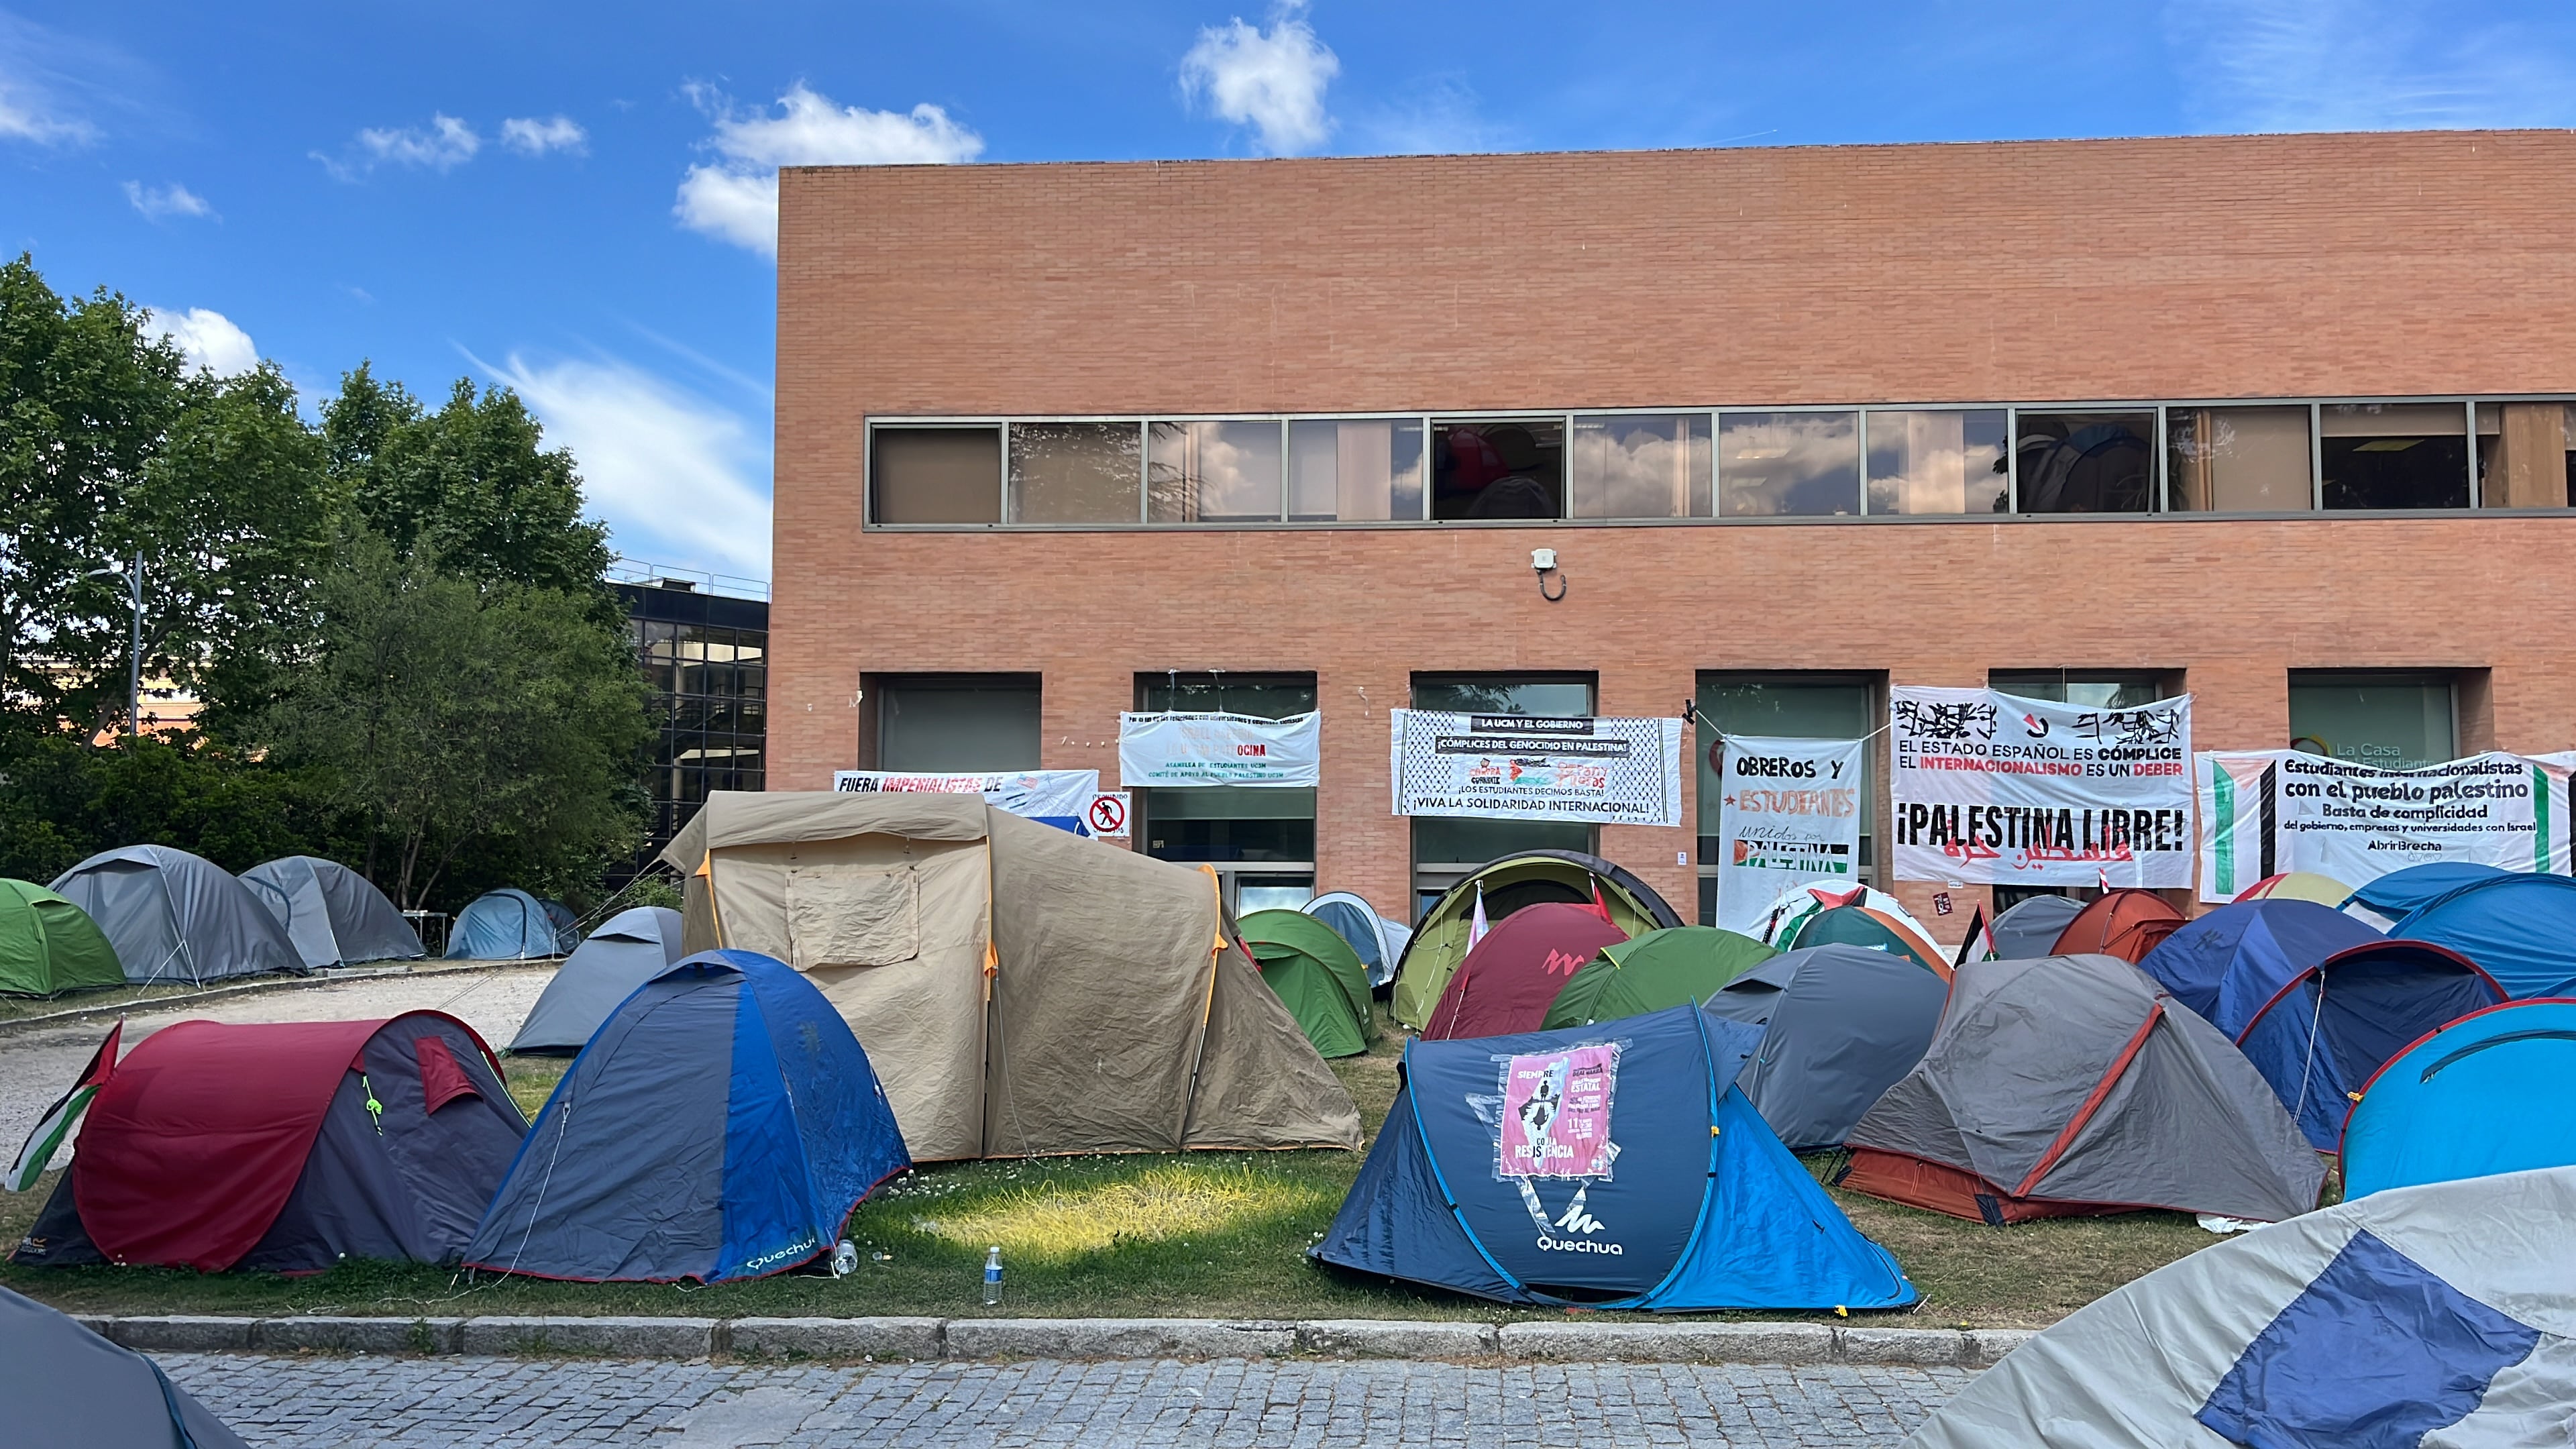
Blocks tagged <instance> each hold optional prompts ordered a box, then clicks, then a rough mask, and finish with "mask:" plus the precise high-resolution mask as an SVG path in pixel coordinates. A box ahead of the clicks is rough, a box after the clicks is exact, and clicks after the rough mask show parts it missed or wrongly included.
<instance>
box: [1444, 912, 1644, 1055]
mask: <svg viewBox="0 0 2576 1449" xmlns="http://www.w3.org/2000/svg"><path fill="white" fill-rule="evenodd" d="M1626 939H1628V934H1627V933H1626V932H1625V931H1622V930H1620V929H1619V928H1618V927H1617V926H1614V925H1612V924H1610V923H1609V922H1608V921H1605V920H1603V919H1602V918H1601V916H1600V913H1598V912H1596V911H1594V910H1593V909H1592V908H1591V907H1590V906H1577V905H1569V904H1567V903H1565V902H1563V901H1551V902H1548V903H1547V904H1545V905H1536V906H1524V907H1522V908H1521V909H1519V910H1517V911H1514V912H1512V914H1511V915H1510V916H1508V917H1506V918H1505V919H1504V921H1503V923H1502V924H1501V925H1499V926H1496V927H1494V928H1493V929H1492V930H1491V931H1488V932H1486V933H1485V938H1484V939H1483V940H1481V941H1478V942H1477V943H1476V945H1475V947H1474V949H1472V950H1470V951H1468V953H1467V959H1466V960H1464V961H1461V962H1459V963H1458V969H1457V970H1456V971H1454V972H1452V973H1450V976H1449V987H1448V989H1447V990H1445V991H1443V992H1441V993H1440V1004H1439V1005H1438V1006H1435V1007H1433V1008H1432V1010H1431V1019H1430V1020H1429V1021H1427V1022H1425V1023H1423V1027H1422V1037H1423V1040H1425V1041H1448V1040H1451V1039H1453V1038H1456V1037H1469V1036H1503V1035H1506V1034H1508V1033H1511V1032H1522V1031H1535V1030H1537V1029H1538V1024H1539V1023H1540V1022H1541V1021H1543V1020H1545V1019H1546V1017H1547V1008H1548V1005H1549V1003H1551V1002H1553V1001H1555V1000H1556V994H1557V992H1559V991H1561V990H1563V989H1564V987H1565V984H1566V982H1567V981H1568V980H1570V979H1572V977H1573V976H1574V973H1575V972H1577V971H1579V970H1581V969H1583V963H1584V962H1586V961H1589V960H1591V959H1592V958H1593V956H1594V955H1595V954H1597V953H1598V952H1599V951H1600V950H1601V948H1602V947H1604V946H1608V945H1610V944H1612V943H1614V942H1618V941H1624V940H1626Z"/></svg>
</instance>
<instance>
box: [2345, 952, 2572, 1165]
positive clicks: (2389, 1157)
mask: <svg viewBox="0 0 2576 1449" xmlns="http://www.w3.org/2000/svg"><path fill="white" fill-rule="evenodd" d="M2571 1081H2576V1001H2565V1000H2539V1001H2509V1002H2506V1003H2505V1004H2504V1005H2502V1006H2492V1007H2489V1008H2487V1009H2486V1010H2484V1011H2479V1012H2474V1013H2472V1014H2470V1015H2468V1016H2465V1017H2462V1018H2461V1019H2460V1020H2458V1021H2455V1022H2452V1023H2451V1024H2450V1025H2448V1026H2445V1027H2443V1028H2442V1029H2441V1030H2439V1031H2436V1032H2433V1033H2431V1034H2429V1035H2427V1036H2425V1037H2424V1038H2422V1039H2421V1040H2419V1041H2416V1042H2414V1043H2413V1044H2411V1045H2409V1046H2408V1047H2407V1048H2406V1049H2405V1050H2404V1051H2402V1052H2399V1053H2398V1054H2397V1055H2396V1056H2394V1057H2392V1058H2390V1059H2389V1061H2388V1064H2387V1065H2385V1066H2383V1067H2381V1068H2380V1069H2379V1072H2378V1074H2377V1075H2375V1076H2373V1077H2372V1078H2371V1079H2370V1080H2369V1081H2368V1082H2367V1083H2365V1084H2364V1085H2363V1087H2362V1089H2361V1100H2360V1101H2358V1102H2355V1103H2354V1104H2353V1108H2352V1115H2351V1116H2350V1117H2349V1118H2347V1119H2346V1120H2345V1122H2344V1127H2343V1187H2344V1193H2345V1195H2346V1196H2348V1197H2359V1196H2361V1195H2362V1194H2364V1193H2374V1192H2380V1191H2383V1190H2385V1189H2388V1188H2392V1187H2413V1186H2416V1185H2418V1184H2422V1183H2430V1182H2452V1181H2456V1180H2459V1179H2461V1178H2471V1177H2478V1178H2483V1177H2489V1176H2491V1175H2493V1174H2496V1173H2504V1172H2521V1171H2525V1170H2528V1169H2531V1168H2541V1167H2576V1112H2570V1111H2568V1110H2567V1107H2566V1101H2567V1084H2568V1083H2569V1082H2571Z"/></svg>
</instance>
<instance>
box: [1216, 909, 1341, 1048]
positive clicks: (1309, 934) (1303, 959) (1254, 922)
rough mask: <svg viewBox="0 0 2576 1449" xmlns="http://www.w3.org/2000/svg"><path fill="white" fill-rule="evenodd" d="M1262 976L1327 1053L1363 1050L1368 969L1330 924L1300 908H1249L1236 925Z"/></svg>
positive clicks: (1304, 1029) (1245, 947) (1313, 1039)
mask: <svg viewBox="0 0 2576 1449" xmlns="http://www.w3.org/2000/svg"><path fill="white" fill-rule="evenodd" d="M1235 929H1236V932H1237V933H1238V934H1239V935H1241V936H1242V937H1243V945H1244V949H1246V950H1248V951H1250V952H1251V953H1252V959H1253V960H1254V961H1255V962H1257V963H1259V965H1260V967H1261V979H1262V980H1263V981H1265V982H1268V983H1269V985H1270V989H1271V990H1272V991H1275V992H1277V993H1278V994H1279V1000H1280V1002H1281V1004H1283V1005H1285V1006H1286V1007H1287V1008H1288V1014H1289V1015H1291V1016H1294V1017H1295V1018H1297V1025H1298V1027H1299V1029H1300V1030H1302V1031H1304V1032H1305V1033H1306V1040H1308V1041H1310V1042H1313V1043H1314V1044H1315V1050H1316V1051H1317V1052H1318V1053H1320V1054H1322V1055H1324V1056H1328V1057H1355V1056H1358V1055H1359V1054H1360V1053H1361V1052H1364V1051H1367V1050H1368V1044H1369V1037H1370V1036H1372V1035H1373V1034H1374V1033H1372V1032H1371V1031H1370V1030H1369V984H1368V968H1367V967H1365V966H1362V965H1361V964H1360V958H1359V956H1358V954H1357V953H1355V952H1353V951H1352V950H1351V944H1350V942H1348V941H1345V940H1343V939H1342V938H1341V937H1340V936H1339V935H1338V934H1336V933H1335V932H1334V930H1333V928H1332V927H1330V926H1328V925H1326V924H1324V923H1323V922H1322V921H1319V920H1317V919H1315V918H1314V917H1313V916H1310V915H1307V914H1306V913H1305V912H1303V911H1254V912H1253V913H1252V914H1250V915H1248V916H1245V917H1244V918H1243V919H1242V920H1240V921H1238V922H1236V923H1235Z"/></svg>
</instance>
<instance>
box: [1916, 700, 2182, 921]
mask: <svg viewBox="0 0 2576 1449" xmlns="http://www.w3.org/2000/svg"><path fill="white" fill-rule="evenodd" d="M1888 757H1889V769H1888V797H1889V800H1890V802H1891V806H1892V809H1891V813H1892V814H1893V816H1894V818H1893V819H1892V820H1891V821H1889V825H1890V829H1889V832H1888V834H1889V835H1890V837H1891V839H1892V841H1893V844H1894V850H1893V852H1892V854H1893V858H1894V862H1895V866H1896V878H1897V879H1899V880H1948V881H1963V882H1968V883H1971V884H1977V885H2093V884H2096V883H2098V882H2100V881H2102V880H2104V879H2108V880H2109V881H2110V882H2111V884H2113V885H2115V886H2147V887H2151V888H2164V887H2171V886H2188V885H2190V884H2191V866H2192V832H2191V696H2190V695H2187V694H2184V695H2177V696H2175V697H2174V698H2172V699H2160V700H2156V701H2155V702H2153V703H2151V704H2142V705H2138V706H2136V707H2135V708H2131V709H2102V708H2096V707H2094V706H2091V705H2080V704H2057V703H2054V702H2052V701H2049V700H2041V699H2024V698H2021V697H2020V696H2018V695H2010V694H2004V693H2001V692H1999V691H1996V690H1992V689H1935V688H1929V687H1925V686H1918V685H1905V686H1899V687H1898V688H1896V689H1893V690H1891V691H1890V692H1889V699H1888Z"/></svg>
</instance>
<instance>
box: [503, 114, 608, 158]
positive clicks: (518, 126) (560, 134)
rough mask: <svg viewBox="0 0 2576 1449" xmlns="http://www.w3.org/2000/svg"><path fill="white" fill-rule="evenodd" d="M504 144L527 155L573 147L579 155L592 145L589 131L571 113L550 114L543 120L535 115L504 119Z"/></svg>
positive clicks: (568, 149)
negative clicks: (566, 114) (562, 114)
mask: <svg viewBox="0 0 2576 1449" xmlns="http://www.w3.org/2000/svg"><path fill="white" fill-rule="evenodd" d="M501 144H502V145H504V146H507V147H509V148H510V149H511V150H513V151H517V152H519V153H521V154H522V155H527V156H543V155H544V154H546V153H547V152H548V151H570V152H572V153H573V154H574V155H576V156H578V155H580V154H581V153H583V152H585V151H588V150H589V149H590V133H589V132H588V131H585V130H583V129H582V128H581V123H580V122H578V121H576V120H574V119H573V118H572V117H570V116H550V117H548V118H547V119H545V120H542V121H540V120H538V119H536V118H535V117H533V116H513V117H511V118H510V119H508V120H506V121H503V122H502V123H501Z"/></svg>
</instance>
